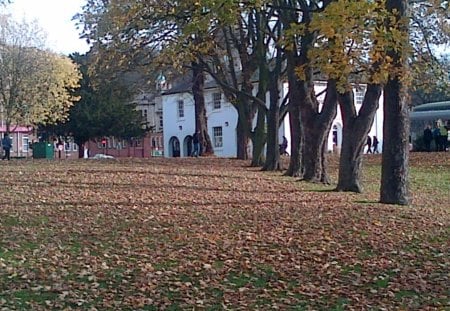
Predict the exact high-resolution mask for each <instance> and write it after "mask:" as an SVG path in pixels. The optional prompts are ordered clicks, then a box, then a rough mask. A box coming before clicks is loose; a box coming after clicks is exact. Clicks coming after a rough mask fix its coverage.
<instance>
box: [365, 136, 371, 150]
mask: <svg viewBox="0 0 450 311" xmlns="http://www.w3.org/2000/svg"><path fill="white" fill-rule="evenodd" d="M366 145H367V153H372V138H370V136H367V142H366Z"/></svg>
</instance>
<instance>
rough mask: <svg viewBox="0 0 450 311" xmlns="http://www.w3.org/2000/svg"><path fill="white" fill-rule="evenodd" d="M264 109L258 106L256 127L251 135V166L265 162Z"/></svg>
mask: <svg viewBox="0 0 450 311" xmlns="http://www.w3.org/2000/svg"><path fill="white" fill-rule="evenodd" d="M265 128H266V111H265V110H264V109H262V108H258V116H257V120H256V127H255V129H254V130H253V135H252V145H253V150H252V163H251V166H252V167H258V166H262V165H263V164H264V162H265V158H264V145H265V144H266V141H267V133H266V130H265Z"/></svg>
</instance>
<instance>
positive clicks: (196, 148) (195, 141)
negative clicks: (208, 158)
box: [192, 131, 200, 157]
mask: <svg viewBox="0 0 450 311" xmlns="http://www.w3.org/2000/svg"><path fill="white" fill-rule="evenodd" d="M192 144H193V145H194V151H193V152H192V156H193V157H198V156H199V155H200V137H199V132H198V131H197V132H195V133H194V135H192Z"/></svg>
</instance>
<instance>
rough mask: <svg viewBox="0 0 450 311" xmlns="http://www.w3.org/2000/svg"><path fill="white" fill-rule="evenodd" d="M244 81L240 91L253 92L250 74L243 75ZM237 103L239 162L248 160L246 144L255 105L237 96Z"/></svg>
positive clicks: (250, 130)
mask: <svg viewBox="0 0 450 311" xmlns="http://www.w3.org/2000/svg"><path fill="white" fill-rule="evenodd" d="M243 79H244V81H243V82H242V91H243V92H244V93H247V94H251V93H252V91H253V84H252V83H251V81H250V79H251V73H250V72H246V73H245V74H243ZM237 101H238V103H237V104H236V109H237V111H238V125H237V128H236V130H237V133H236V136H237V137H236V138H237V158H238V159H240V160H247V159H248V149H247V147H248V143H249V139H250V136H251V132H252V126H253V119H254V117H255V114H256V109H255V105H254V104H253V103H252V102H251V100H250V99H249V98H248V97H246V96H244V95H238V96H237Z"/></svg>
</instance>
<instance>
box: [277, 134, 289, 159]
mask: <svg viewBox="0 0 450 311" xmlns="http://www.w3.org/2000/svg"><path fill="white" fill-rule="evenodd" d="M287 147H288V140H287V138H286V137H285V136H283V140H282V142H281V144H280V145H279V149H280V155H288V152H287Z"/></svg>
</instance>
